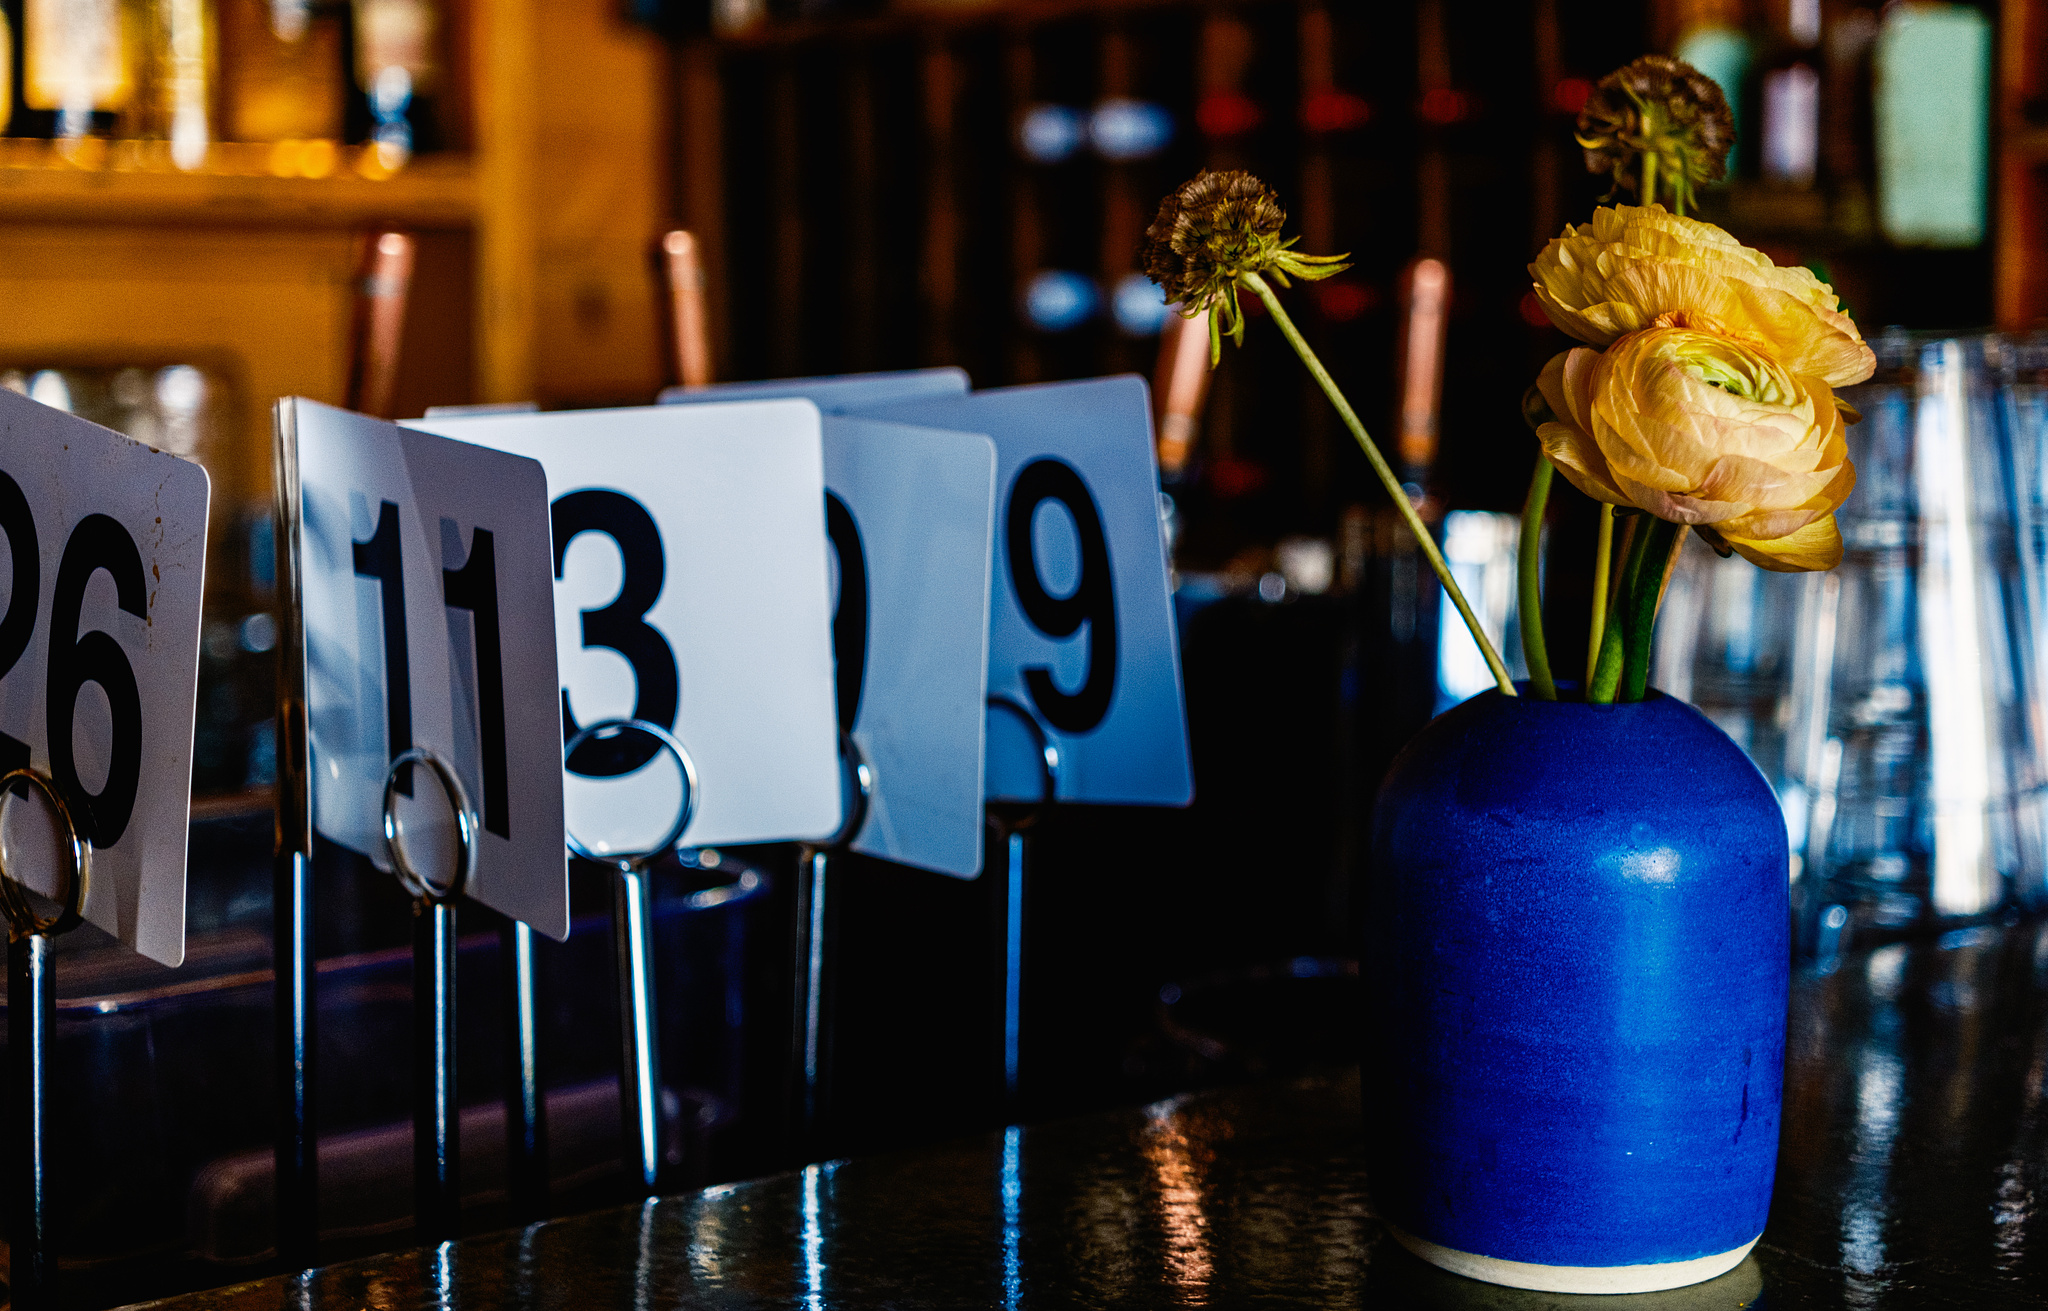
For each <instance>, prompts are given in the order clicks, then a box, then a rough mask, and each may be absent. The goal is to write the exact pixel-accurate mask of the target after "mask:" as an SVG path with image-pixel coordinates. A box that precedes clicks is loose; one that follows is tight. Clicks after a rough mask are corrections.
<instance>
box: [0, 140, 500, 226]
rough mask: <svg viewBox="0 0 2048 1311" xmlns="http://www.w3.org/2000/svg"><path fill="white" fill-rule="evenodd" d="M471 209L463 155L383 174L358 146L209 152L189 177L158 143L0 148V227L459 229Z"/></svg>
mask: <svg viewBox="0 0 2048 1311" xmlns="http://www.w3.org/2000/svg"><path fill="white" fill-rule="evenodd" d="M476 210H477V186H476V177H475V169H474V167H473V165H472V163H471V161H470V159H469V158H468V157H467V156H464V155H427V156H421V157H419V158H416V159H414V160H412V161H411V162H409V163H407V164H406V165H405V166H404V167H403V168H401V169H399V170H398V171H396V172H390V171H387V170H386V169H384V168H383V167H381V165H380V163H379V161H378V160H377V158H376V156H375V155H374V154H373V153H372V151H371V149H370V148H369V147H365V146H343V145H337V144H335V143H333V142H327V141H317V142H278V143H267V142H266V143H245V142H215V143H213V144H211V145H209V146H208V148H207V152H206V158H205V160H204V162H202V163H201V164H200V165H199V166H198V167H196V168H192V169H189V170H188V169H181V168H179V167H178V166H177V164H176V163H175V162H174V161H173V160H172V158H171V150H170V143H169V142H165V141H108V140H105V139H101V138H90V137H89V138H85V139H83V140H78V141H67V142H58V141H37V140H27V139H20V138H6V139H0V222H62V223H101V224H119V223H148V224H163V223H173V224H218V225H235V226H250V225H257V226H266V227H279V226H282V227H309V226H310V227H352V226H356V225H359V224H364V223H402V224H407V225H410V226H414V227H425V228H462V227H467V226H469V225H470V224H471V223H472V221H473V220H474V218H475V215H476Z"/></svg>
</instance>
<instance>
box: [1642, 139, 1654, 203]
mask: <svg viewBox="0 0 2048 1311" xmlns="http://www.w3.org/2000/svg"><path fill="white" fill-rule="evenodd" d="M1643 203H1644V204H1645V205H1654V204H1656V203H1657V152H1656V151H1654V150H1645V151H1644V152H1643Z"/></svg>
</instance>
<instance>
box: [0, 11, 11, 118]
mask: <svg viewBox="0 0 2048 1311" xmlns="http://www.w3.org/2000/svg"><path fill="white" fill-rule="evenodd" d="M13 118H14V19H13V17H12V16H11V15H9V14H8V12H7V11H6V10H5V9H0V136H4V135H6V132H7V125H8V123H9V122H10V121H12V120H13Z"/></svg>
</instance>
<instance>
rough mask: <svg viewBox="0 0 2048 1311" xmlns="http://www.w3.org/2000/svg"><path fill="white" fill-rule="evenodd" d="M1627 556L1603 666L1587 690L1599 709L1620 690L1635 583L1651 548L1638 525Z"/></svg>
mask: <svg viewBox="0 0 2048 1311" xmlns="http://www.w3.org/2000/svg"><path fill="white" fill-rule="evenodd" d="M1629 529H1630V531H1629V535H1628V552H1627V557H1626V559H1625V560H1624V562H1623V564H1622V566H1621V580H1620V584H1619V586H1618V587H1616V589H1615V596H1614V601H1613V605H1612V610H1613V613H1612V614H1611V615H1610V616H1609V622H1608V625H1607V631H1606V632H1605V633H1603V634H1602V635H1601V638H1600V663H1599V665H1598V667H1597V668H1596V669H1595V671H1594V675H1593V685H1592V686H1591V687H1589V688H1587V689H1586V700H1588V701H1592V702H1595V703H1597V704H1599V705H1608V704H1611V703H1612V702H1613V701H1614V698H1615V693H1616V692H1617V691H1619V690H1620V688H1621V681H1622V673H1623V671H1624V668H1625V666H1626V664H1627V656H1628V619H1629V615H1630V614H1631V613H1633V610H1632V606H1631V601H1632V599H1633V598H1634V596H1635V593H1636V581H1637V580H1638V579H1639V578H1640V577H1641V576H1642V572H1643V556H1644V553H1645V552H1646V550H1647V549H1648V547H1649V544H1650V534H1649V533H1648V532H1647V531H1644V529H1643V528H1642V525H1641V524H1639V523H1631V524H1630V525H1629Z"/></svg>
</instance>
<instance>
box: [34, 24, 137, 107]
mask: <svg viewBox="0 0 2048 1311" xmlns="http://www.w3.org/2000/svg"><path fill="white" fill-rule="evenodd" d="M139 18H140V15H139V14H138V13H137V11H136V9H134V8H132V7H130V6H127V5H123V4H122V3H120V0H24V3H23V6H22V20H23V21H22V34H21V35H22V42H21V43H22V78H21V86H22V101H23V104H24V105H25V107H26V108H27V109H28V110H29V111H31V115H32V116H31V118H30V121H29V127H30V129H31V133H32V134H33V135H36V136H57V137H82V136H86V135H88V134H90V133H95V132H109V131H112V130H113V129H114V128H115V126H116V123H117V117H116V116H117V115H119V114H121V113H122V112H123V111H126V110H128V109H130V108H131V107H132V106H133V105H134V103H135V100H136V96H135V83H136V77H135V62H136V61H135V55H136V53H137V49H136V48H137V46H138V44H139V41H138V37H139V36H140V33H139V32H138V31H137V30H136V29H137V28H138V27H139V26H140V22H139Z"/></svg>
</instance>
